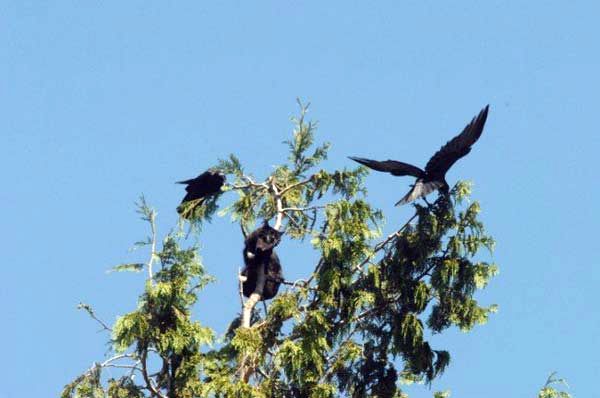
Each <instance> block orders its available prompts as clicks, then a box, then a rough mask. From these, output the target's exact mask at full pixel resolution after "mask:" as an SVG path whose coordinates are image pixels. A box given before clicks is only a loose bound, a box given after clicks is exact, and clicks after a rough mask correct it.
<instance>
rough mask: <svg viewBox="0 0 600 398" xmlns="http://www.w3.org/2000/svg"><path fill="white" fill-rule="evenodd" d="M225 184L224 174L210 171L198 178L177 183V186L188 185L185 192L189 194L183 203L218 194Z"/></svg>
mask: <svg viewBox="0 0 600 398" xmlns="http://www.w3.org/2000/svg"><path fill="white" fill-rule="evenodd" d="M224 183H225V176H224V175H223V174H219V173H216V172H213V171H210V170H209V171H205V172H204V173H202V174H200V175H199V176H198V177H196V178H192V179H189V180H185V181H178V182H177V184H187V187H185V190H186V192H187V193H188V194H187V195H186V196H185V198H184V199H183V202H187V201H189V200H193V199H198V198H202V197H205V196H208V195H212V194H215V193H218V192H219V191H220V190H221V187H222V186H223V184H224Z"/></svg>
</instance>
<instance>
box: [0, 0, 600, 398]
mask: <svg viewBox="0 0 600 398" xmlns="http://www.w3.org/2000/svg"><path fill="white" fill-rule="evenodd" d="M599 12H600V9H599V6H598V4H597V3H595V2H591V1H587V2H586V1H573V2H562V1H543V2H542V1H529V2H518V1H508V2H507V1H488V2H477V1H463V2H458V3H457V2H452V3H450V2H431V1H403V2H392V1H381V2H377V3H373V2H361V3H359V2H337V1H331V2H281V1H273V2H263V1H259V2H218V3H217V2H212V3H209V2H177V6H168V5H167V4H166V3H162V2H148V1H127V2H117V1H62V2H35V1H5V2H3V3H2V5H1V6H0V56H1V62H0V109H1V111H0V132H1V137H2V145H0V177H1V181H2V188H1V189H0V203H1V206H0V218H1V219H2V225H3V228H2V232H0V234H1V241H2V248H3V254H4V267H3V269H4V272H3V277H4V281H3V283H2V284H1V285H0V309H1V311H2V313H3V320H4V321H3V325H4V327H2V328H0V339H1V340H2V341H3V342H4V343H5V348H4V358H5V360H4V361H2V363H1V364H0V373H1V374H2V375H3V380H4V383H3V387H2V389H1V391H0V397H2V398H16V397H30V396H38V397H45V396H47V397H50V396H56V395H57V394H58V392H59V391H60V389H61V388H62V386H63V385H64V384H65V383H66V382H68V381H70V380H71V379H72V378H73V377H74V376H76V375H77V374H79V373H80V372H81V371H83V370H84V369H86V368H87V367H89V366H90V364H91V363H92V362H93V361H95V360H99V359H101V358H102V357H103V355H104V353H105V351H106V349H107V346H106V345H105V342H106V337H107V336H105V335H103V334H102V333H98V332H97V330H98V328H97V325H96V324H94V323H93V322H92V321H90V320H89V319H88V318H87V317H86V316H85V314H83V313H80V312H78V311H77V310H76V309H75V307H76V305H77V303H78V302H79V301H84V302H87V303H90V304H92V305H93V306H94V307H95V309H96V310H97V312H98V314H99V316H101V317H102V318H103V319H105V320H107V321H112V320H114V319H115V317H116V316H117V314H122V313H124V312H126V311H129V310H131V309H132V308H134V307H135V300H136V298H137V294H138V292H139V291H140V289H141V286H142V283H143V280H142V279H143V278H142V276H141V275H136V274H111V275H107V274H106V273H105V270H107V269H108V268H109V267H110V266H112V265H115V264H117V263H121V262H124V261H134V260H137V259H139V258H140V257H139V256H140V255H141V254H136V253H133V254H132V253H129V252H128V251H127V249H128V248H129V247H130V246H131V244H132V243H133V242H135V241H136V240H139V239H140V238H143V237H145V236H146V234H147V231H146V229H145V227H146V226H145V225H144V224H143V223H142V222H141V221H139V220H138V219H137V215H136V214H135V212H134V206H133V202H134V201H135V200H136V199H137V197H138V196H139V195H140V194H141V193H144V194H145V195H146V197H147V199H148V201H149V202H150V203H151V204H152V205H153V206H154V207H156V208H157V210H158V212H159V220H158V222H159V229H160V231H161V233H166V232H168V231H169V230H170V229H171V228H172V227H173V226H174V224H175V222H176V213H175V212H174V208H175V206H176V205H177V204H178V202H179V201H180V199H181V197H182V187H181V186H176V185H175V184H173V182H174V181H177V180H180V179H183V178H189V177H193V176H195V175H197V174H198V173H199V172H201V171H203V170H204V169H206V168H207V167H208V166H211V165H213V164H214V163H215V161H216V159H217V158H223V157H226V156H227V155H228V154H229V153H231V152H233V153H236V154H238V155H239V157H240V159H241V160H242V162H243V163H244V165H245V166H246V168H247V169H248V170H250V171H252V172H253V173H254V174H255V175H257V176H259V177H262V176H264V175H266V174H267V173H268V172H269V171H270V170H271V168H272V165H273V164H276V163H279V162H280V161H281V160H283V159H284V157H285V152H284V150H285V147H284V146H283V145H281V141H283V140H284V139H286V138H287V137H288V136H289V134H290V131H291V125H290V123H289V117H290V116H291V115H293V114H294V113H295V112H296V104H295V98H296V97H301V98H303V99H305V100H309V101H311V102H312V107H311V113H310V115H311V117H312V118H314V119H317V120H319V122H320V129H319V132H318V136H317V137H318V139H319V140H323V141H330V142H332V144H333V146H332V149H331V152H330V158H329V160H328V161H327V162H326V166H327V167H329V168H335V167H343V166H351V165H352V164H351V163H350V161H349V160H348V159H346V156H347V155H359V156H365V157H375V158H398V159H401V160H404V161H408V162H414V163H415V164H417V165H421V166H423V165H424V163H425V162H426V160H427V159H428V157H429V156H430V155H431V154H432V153H433V152H434V151H435V150H437V149H438V148H439V147H440V145H441V144H443V143H444V142H446V141H447V140H448V139H449V138H451V137H452V136H453V135H454V134H456V133H457V132H458V131H459V130H460V129H461V128H462V127H463V126H464V125H465V124H466V123H467V122H468V121H469V120H470V119H471V118H472V117H473V116H474V115H475V114H476V113H477V112H478V111H479V110H480V109H481V107H483V106H484V105H485V104H487V103H490V104H491V111H490V116H489V119H488V123H487V126H486V129H485V132H484V134H483V136H482V138H481V139H480V141H479V142H478V143H477V144H476V146H475V148H474V150H473V151H472V153H471V154H470V155H469V156H468V157H467V158H465V159H463V160H462V161H460V162H459V163H458V164H457V165H456V166H455V167H454V168H453V169H452V170H451V172H450V173H449V176H448V177H449V181H450V182H451V183H452V182H454V181H456V180H457V179H469V180H472V181H474V183H475V186H474V193H473V198H474V199H477V200H479V201H480V202H481V205H482V208H483V213H482V218H483V220H484V222H485V223H486V226H487V229H488V231H489V232H490V233H491V234H492V235H493V236H494V237H495V238H496V240H497V242H498V243H497V250H496V251H495V253H494V255H493V260H494V261H495V262H497V263H498V264H499V266H500V271H501V273H500V275H499V276H498V277H497V278H495V279H494V280H493V282H492V283H491V285H490V286H489V287H488V288H487V289H486V290H485V291H484V292H483V293H481V294H479V295H478V298H480V300H481V302H482V303H485V304H491V303H496V304H498V305H499V307H500V311H499V313H498V314H496V315H495V316H493V317H492V319H491V321H490V322H489V324H488V325H486V326H483V327H477V328H476V329H475V330H474V331H473V332H471V333H468V334H465V333H462V332H460V331H457V330H449V331H448V332H447V333H444V334H443V335H441V336H436V337H435V338H434V340H433V341H434V345H436V346H437V347H443V348H447V349H449V350H450V351H451V353H452V356H453V361H452V364H451V366H450V368H449V369H448V370H447V371H446V373H445V374H444V375H443V377H441V378H440V379H439V380H437V381H435V382H434V383H433V386H432V390H431V391H430V390H428V389H427V387H423V386H417V387H411V388H410V389H409V390H408V391H409V392H410V393H411V396H412V397H417V398H420V397H429V396H431V394H432V391H433V390H443V389H450V390H451V391H452V393H453V396H454V397H475V396H483V394H485V396H487V397H490V398H495V397H507V396H514V397H526V396H529V397H532V396H534V394H535V392H536V390H537V389H538V388H539V386H540V385H541V384H542V383H543V382H544V381H545V378H546V376H547V375H548V374H549V373H550V372H551V371H553V370H557V371H559V373H560V375H561V376H563V377H565V378H566V379H568V381H569V383H570V385H571V386H572V387H571V392H572V393H574V394H575V395H576V396H579V397H590V396H593V395H594V392H595V391H597V388H596V382H595V380H598V379H599V378H600V355H598V354H599V351H598V345H599V344H598V343H599V338H598V336H599V335H600V312H599V311H598V309H597V303H598V284H599V282H600V269H599V265H600V264H599V261H598V256H597V254H596V249H597V246H596V245H597V231H598V223H599V221H600V217H599V214H598V201H599V199H600V188H599V186H598V177H597V171H598V166H597V160H598V153H600V138H599V134H598V127H597V123H596V115H597V112H598V92H599V91H600V80H599V78H598V70H599V69H600V52H598V51H597V50H598V43H597V39H598V37H599V33H600V28H598V25H597V15H598V13H599ZM409 183H410V180H409V179H406V178H405V179H402V178H399V179H391V177H389V176H387V175H382V174H372V175H371V176H370V177H369V179H368V184H369V193H370V199H371V201H372V202H373V204H374V205H376V206H378V207H380V208H382V209H383V210H384V211H385V212H386V215H387V225H386V231H391V230H392V229H393V228H394V226H398V225H399V224H400V223H401V222H402V221H403V220H405V219H406V218H407V217H409V216H410V215H411V209H410V207H404V208H394V207H393V203H394V202H395V201H396V200H397V199H398V198H399V197H401V195H402V194H404V192H405V191H406V189H407V187H408V185H409ZM226 199H232V198H231V197H228V198H226ZM201 244H202V256H203V259H204V263H205V265H206V267H207V268H208V270H209V272H210V273H212V274H214V275H215V276H216V277H217V278H218V282H217V283H216V284H214V285H212V286H210V287H209V288H208V289H207V290H206V291H205V292H204V293H203V294H202V296H201V298H200V304H199V305H198V318H199V319H200V320H201V321H202V322H204V323H205V324H207V325H209V326H212V327H214V328H215V329H216V330H217V331H219V332H222V331H224V329H225V327H226V325H227V324H228V323H229V321H230V320H231V319H232V318H233V317H234V316H235V314H236V313H237V311H238V301H237V295H236V293H235V281H234V279H233V278H234V274H235V272H236V270H237V267H238V266H239V265H240V263H241V254H240V249H241V245H242V241H241V236H240V234H239V229H238V228H237V227H236V226H235V225H233V224H230V222H229V220H228V219H216V220H215V221H214V222H213V223H212V224H211V225H210V226H209V227H207V228H206V232H205V234H204V235H203V237H202V239H201ZM304 249H306V248H302V247H301V246H299V245H298V244H296V243H292V242H284V244H282V245H281V248H280V256H281V257H282V261H284V266H285V272H286V275H288V276H289V277H294V276H298V277H300V276H302V275H306V273H307V272H309V271H310V270H311V269H312V266H313V263H312V262H304V261H302V256H299V255H296V253H302V252H303V251H302V250H304ZM286 253H287V254H288V255H287V258H286Z"/></svg>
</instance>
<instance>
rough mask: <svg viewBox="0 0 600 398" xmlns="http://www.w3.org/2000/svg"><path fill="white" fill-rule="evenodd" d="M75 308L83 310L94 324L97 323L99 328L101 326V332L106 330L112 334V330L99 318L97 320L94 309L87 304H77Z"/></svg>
mask: <svg viewBox="0 0 600 398" xmlns="http://www.w3.org/2000/svg"><path fill="white" fill-rule="evenodd" d="M77 308H79V309H84V310H85V311H86V312H87V313H88V315H89V316H90V317H91V318H92V319H93V320H95V321H96V322H98V323H99V324H100V326H102V329H103V330H107V331H109V332H111V333H112V329H111V328H110V327H109V326H108V325H107V324H106V323H105V322H104V321H102V320H101V319H100V318H98V317H97V316H96V313H95V312H94V309H93V308H92V307H91V306H90V305H89V304H85V303H79V305H78V306H77Z"/></svg>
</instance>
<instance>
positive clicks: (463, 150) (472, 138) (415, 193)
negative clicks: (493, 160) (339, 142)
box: [350, 105, 489, 206]
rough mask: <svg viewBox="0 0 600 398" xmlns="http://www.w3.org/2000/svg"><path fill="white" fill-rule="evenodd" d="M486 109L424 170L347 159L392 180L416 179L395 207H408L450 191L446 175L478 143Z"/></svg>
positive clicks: (399, 164)
mask: <svg viewBox="0 0 600 398" xmlns="http://www.w3.org/2000/svg"><path fill="white" fill-rule="evenodd" d="M488 109H489V105H487V106H486V107H485V108H483V109H482V110H481V112H479V115H477V116H476V117H474V118H473V120H471V123H469V124H468V125H467V126H466V127H465V128H464V129H463V131H462V132H461V133H460V134H459V135H457V136H456V137H454V138H452V139H451V140H450V141H448V142H447V143H446V145H444V146H443V147H441V148H440V150H439V151H437V152H436V154H435V155H433V156H432V157H431V159H429V162H427V165H426V166H425V170H421V169H420V168H418V167H416V166H413V165H411V164H408V163H403V162H399V161H397V160H384V161H377V160H371V159H365V158H357V157H353V156H350V159H352V160H354V161H355V162H358V163H360V164H363V165H365V166H367V167H369V168H371V169H373V170H377V171H383V172H387V173H390V174H392V175H395V176H406V175H410V176H413V177H417V181H416V182H415V184H414V185H413V186H412V188H411V190H410V191H409V192H408V193H407V194H406V195H404V197H403V198H402V199H400V200H399V201H398V202H397V203H396V206H398V205H403V204H406V203H410V202H412V201H413V200H416V199H418V198H420V197H423V196H426V195H428V194H430V193H431V192H433V191H435V190H436V189H437V190H439V191H440V192H442V193H444V194H447V193H448V190H449V186H448V183H447V182H446V172H447V171H448V169H450V167H452V165H453V164H454V163H455V162H456V161H457V160H458V159H460V158H462V157H463V156H465V155H466V154H467V153H469V152H470V151H471V146H472V145H473V144H474V143H475V142H476V141H477V140H478V139H479V137H480V136H481V133H482V132H483V126H484V125H485V121H486V119H487V115H488Z"/></svg>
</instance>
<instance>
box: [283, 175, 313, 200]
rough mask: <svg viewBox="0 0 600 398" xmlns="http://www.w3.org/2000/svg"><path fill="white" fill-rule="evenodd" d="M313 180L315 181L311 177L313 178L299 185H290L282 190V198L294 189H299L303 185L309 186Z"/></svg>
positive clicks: (298, 183)
mask: <svg viewBox="0 0 600 398" xmlns="http://www.w3.org/2000/svg"><path fill="white" fill-rule="evenodd" d="M312 179H313V178H312V176H311V177H309V178H307V179H306V180H303V181H300V182H297V183H295V184H292V185H288V186H287V187H285V188H284V189H282V190H281V192H279V195H281V196H282V197H283V195H285V194H286V193H288V192H289V191H291V190H292V189H294V188H297V187H299V186H301V185H304V184H308V183H309V182H311V181H312Z"/></svg>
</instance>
